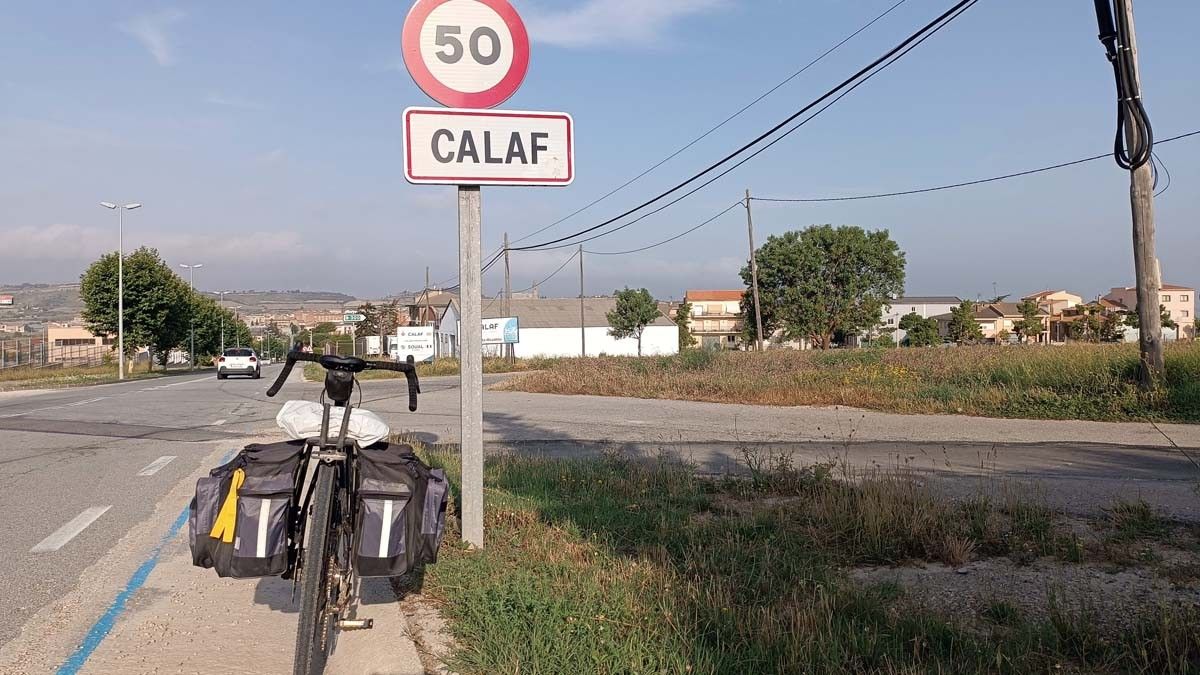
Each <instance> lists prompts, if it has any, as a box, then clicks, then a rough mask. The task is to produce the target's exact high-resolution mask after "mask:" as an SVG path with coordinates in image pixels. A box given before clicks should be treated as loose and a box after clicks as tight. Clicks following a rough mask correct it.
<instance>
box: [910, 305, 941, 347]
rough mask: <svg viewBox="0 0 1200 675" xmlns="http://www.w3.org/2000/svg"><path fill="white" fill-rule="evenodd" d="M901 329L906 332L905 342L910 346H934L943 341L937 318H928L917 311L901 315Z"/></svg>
mask: <svg viewBox="0 0 1200 675" xmlns="http://www.w3.org/2000/svg"><path fill="white" fill-rule="evenodd" d="M900 330H902V331H904V332H905V336H904V343H905V344H907V345H908V346H910V347H932V346H933V345H936V344H938V343H940V342H941V341H942V338H941V336H940V335H938V325H937V320H936V319H926V318H925V317H923V316H921V315H920V314H917V313H916V312H909V313H908V314H905V315H904V316H902V317H900Z"/></svg>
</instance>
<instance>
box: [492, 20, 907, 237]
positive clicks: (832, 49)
mask: <svg viewBox="0 0 1200 675" xmlns="http://www.w3.org/2000/svg"><path fill="white" fill-rule="evenodd" d="M905 2H908V0H899V2H897V3H895V4H894V5H892V6H891V7H888V8H887V9H886V10H884V12H883V13H882V14H879V15H878V16H876V17H875V18H874V19H871V20H870V21H869V22H867V23H866V24H864V25H863V26H862V27H860V28H859V29H858V30H856V31H854V32H853V33H851V34H849V35H847V36H846V37H845V38H843V39H842V40H841V41H840V42H838V43H837V44H835V45H834V46H832V47H830V48H829V49H827V50H825V51H824V52H823V53H822V54H821V55H820V56H818V57H817V58H815V59H813V60H812V61H809V62H808V63H807V64H805V66H804V67H803V68H801V69H799V70H797V71H795V72H793V73H792V74H791V75H788V76H787V77H786V78H784V79H783V80H781V81H780V82H779V83H778V84H776V85H775V86H773V87H771V88H770V89H768V90H767V91H765V92H763V93H762V94H761V95H759V96H758V98H755V99H754V100H753V101H750V102H749V103H747V104H746V105H745V106H743V107H742V108H740V109H739V110H738V111H737V112H735V113H733V114H732V115H730V116H729V117H726V118H725V119H723V120H721V122H720V123H718V124H717V125H716V126H714V127H712V128H711V129H709V130H708V131H705V132H704V133H703V134H700V135H699V136H697V137H696V138H695V139H693V140H692V141H691V142H689V143H687V144H686V145H684V146H683V147H681V148H679V149H678V150H676V151H675V152H673V153H671V154H670V155H668V156H667V157H665V158H663V159H662V160H661V161H659V162H658V163H657V164H655V165H654V166H651V167H650V168H648V169H646V170H645V171H643V172H641V173H639V174H638V175H636V176H634V177H633V178H630V179H629V180H628V181H626V182H625V183H623V184H621V185H620V186H618V187H616V188H614V189H613V190H611V191H609V192H608V193H607V194H604V195H602V196H600V197H599V198H597V199H595V200H593V201H591V202H589V203H588V204H585V205H584V206H582V207H580V208H579V209H576V210H575V211H573V212H571V213H569V214H567V215H566V216H563V217H562V218H559V219H558V220H556V221H554V222H553V223H550V224H549V225H546V226H545V227H542V228H540V229H538V230H535V231H533V232H530V233H529V234H527V235H525V236H523V237H521V238H520V239H517V240H515V241H513V242H512V243H514V244H519V243H521V242H522V241H525V240H526V239H529V238H530V237H534V236H537V235H539V234H541V233H543V232H545V231H546V230H549V229H550V228H552V227H554V226H556V225H561V224H562V223H565V222H566V221H568V220H570V219H572V218H574V217H575V216H577V215H579V214H581V213H583V212H584V211H587V210H588V209H590V208H592V207H593V206H595V205H597V204H599V203H600V202H602V201H604V200H606V199H608V198H609V197H611V196H613V195H615V194H617V193H618V192H620V191H621V190H624V189H625V188H627V187H629V186H630V185H633V184H634V183H636V182H637V181H639V180H641V179H642V178H645V177H646V176H647V175H648V174H650V173H651V172H653V171H654V170H656V169H658V168H659V167H661V166H662V165H664V164H666V163H667V162H669V161H671V160H672V159H675V158H676V157H678V156H679V155H681V154H683V153H684V152H685V151H687V150H689V149H691V148H692V147H693V146H695V145H696V144H697V143H699V142H700V141H702V140H704V139H706V138H708V137H709V136H711V135H712V134H714V133H716V132H717V131H718V130H720V129H721V128H722V127H724V126H725V125H726V124H729V123H730V122H732V121H733V120H735V119H737V118H738V117H740V116H741V115H742V114H743V113H745V112H746V111H747V110H749V109H750V108H753V107H754V106H756V105H758V104H759V103H761V102H762V100H763V99H765V98H767V97H768V96H770V95H771V94H774V93H775V92H776V91H778V90H779V89H781V88H782V87H783V86H784V85H786V84H788V83H789V82H791V81H792V80H794V79H796V78H797V77H799V76H801V75H803V74H804V73H805V72H806V71H808V70H809V69H810V68H812V67H813V66H815V65H817V64H818V63H820V62H821V61H823V60H824V59H825V57H827V56H829V55H830V54H832V53H834V52H835V51H837V50H838V49H840V48H841V47H842V46H843V45H845V44H846V43H847V42H849V41H851V40H853V39H854V38H856V37H858V35H859V34H860V33H862V32H863V31H865V30H867V29H868V28H870V27H871V26H874V25H875V24H876V23H878V22H879V21H881V20H882V19H883V18H884V17H886V16H887V15H889V14H891V13H892V12H893V11H895V10H896V9H897V8H898V7H900V5H903V4H904V3H905Z"/></svg>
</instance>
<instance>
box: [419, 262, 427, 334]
mask: <svg viewBox="0 0 1200 675" xmlns="http://www.w3.org/2000/svg"><path fill="white" fill-rule="evenodd" d="M428 322H429V265H426V266H425V315H424V316H422V317H421V324H420V325H422V326H424V325H425V324H426V323H428Z"/></svg>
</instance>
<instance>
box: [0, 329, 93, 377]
mask: <svg viewBox="0 0 1200 675" xmlns="http://www.w3.org/2000/svg"><path fill="white" fill-rule="evenodd" d="M112 358H113V348H112V347H111V346H105V345H92V344H87V345H55V344H51V343H49V342H47V341H46V340H45V338H42V337H33V338H18V339H11V340H0V370H3V369H8V368H78V367H88V366H99V365H103V364H104V362H105V360H106V359H112Z"/></svg>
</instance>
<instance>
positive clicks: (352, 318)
mask: <svg viewBox="0 0 1200 675" xmlns="http://www.w3.org/2000/svg"><path fill="white" fill-rule="evenodd" d="M366 320H367V317H365V316H363V315H362V314H359V313H358V312H346V313H345V314H343V315H342V323H362V322H363V321H366Z"/></svg>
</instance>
